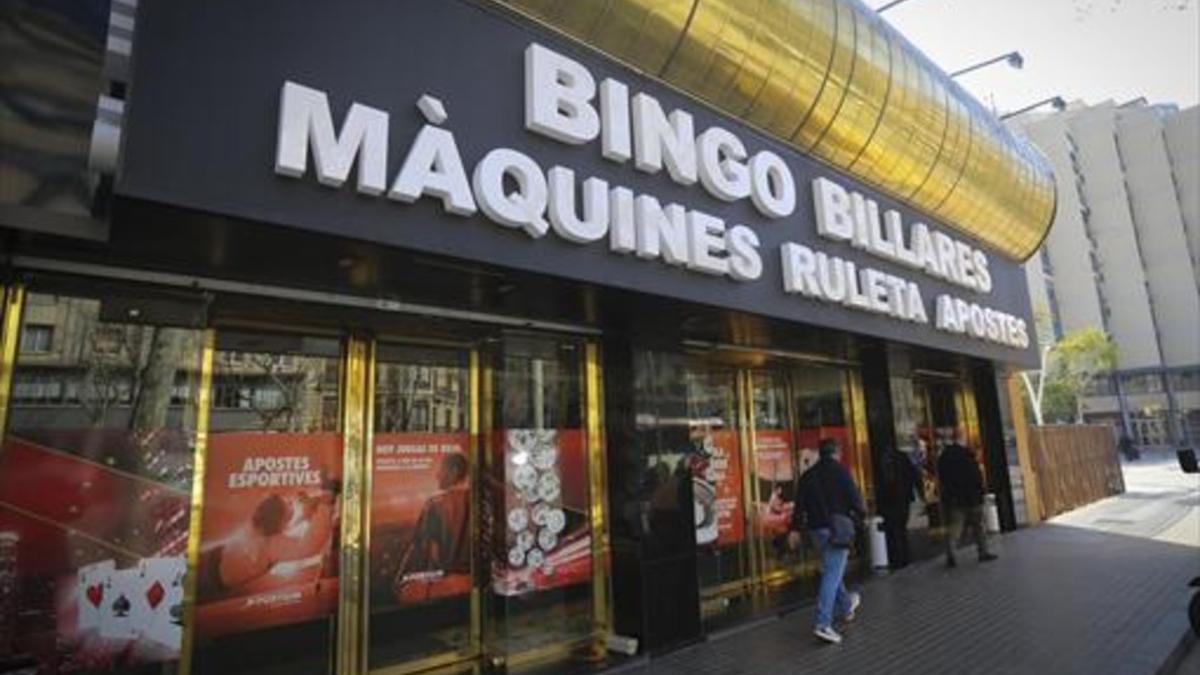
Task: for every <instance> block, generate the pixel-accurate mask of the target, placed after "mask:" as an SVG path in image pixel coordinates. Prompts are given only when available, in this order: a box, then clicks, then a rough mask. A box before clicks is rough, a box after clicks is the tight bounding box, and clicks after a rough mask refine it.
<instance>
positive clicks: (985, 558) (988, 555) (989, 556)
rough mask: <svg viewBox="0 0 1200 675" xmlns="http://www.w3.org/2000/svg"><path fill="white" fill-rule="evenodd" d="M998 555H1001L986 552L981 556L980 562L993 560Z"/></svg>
mask: <svg viewBox="0 0 1200 675" xmlns="http://www.w3.org/2000/svg"><path fill="white" fill-rule="evenodd" d="M998 557H999V556H997V555H996V554H995V553H984V554H983V555H981V556H979V562H991V561H993V560H996V559H997V558H998Z"/></svg>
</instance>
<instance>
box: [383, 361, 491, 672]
mask: <svg viewBox="0 0 1200 675" xmlns="http://www.w3.org/2000/svg"><path fill="white" fill-rule="evenodd" d="M464 356H465V355H464V354H463V353H462V352H458V351H454V350H446V349H424V348H415V347H401V346H396V345H388V344H382V345H380V346H379V349H378V360H377V364H376V371H375V372H376V374H375V415H374V419H375V433H374V438H373V452H372V462H371V506H370V509H371V513H370V528H371V533H370V542H371V544H370V553H369V555H370V562H369V565H370V567H369V581H368V584H369V589H370V596H369V603H370V611H371V616H370V621H369V631H370V634H369V637H368V660H369V662H368V666H369V667H370V668H372V669H375V668H381V667H386V666H389V665H394V664H398V663H403V662H405V661H411V660H414V659H419V658H423V657H429V656H434V655H441V654H448V653H450V654H457V655H459V656H464V657H465V656H469V655H470V654H471V652H472V650H473V648H474V645H472V644H471V643H470V637H471V636H470V627H471V590H472V588H473V587H474V581H473V577H472V571H473V570H472V553H473V541H474V537H473V534H472V531H471V499H472V495H473V494H474V491H473V489H472V486H471V472H470V461H471V459H472V451H471V448H470V442H471V435H470V430H469V429H468V427H467V419H468V410H467V406H468V405H470V401H469V396H468V387H467V378H468V369H467V366H466V359H465V358H464Z"/></svg>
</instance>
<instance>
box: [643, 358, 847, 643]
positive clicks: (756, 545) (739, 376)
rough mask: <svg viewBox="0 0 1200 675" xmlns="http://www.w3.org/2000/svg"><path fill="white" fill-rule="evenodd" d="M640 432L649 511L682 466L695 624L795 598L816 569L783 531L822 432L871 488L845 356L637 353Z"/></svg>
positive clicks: (713, 625) (719, 621) (719, 623)
mask: <svg viewBox="0 0 1200 675" xmlns="http://www.w3.org/2000/svg"><path fill="white" fill-rule="evenodd" d="M637 363H639V364H640V370H639V372H638V373H637V380H636V381H637V386H636V392H635V402H636V407H637V411H636V416H635V419H636V421H637V425H638V426H637V429H638V443H639V444H640V445H641V446H643V447H644V448H645V456H646V461H647V462H648V465H647V468H648V475H649V478H648V480H649V482H650V483H651V485H652V486H654V487H655V489H653V490H650V491H649V492H650V494H651V496H650V497H649V500H650V503H649V504H648V508H649V509H650V511H651V519H653V514H654V513H655V512H656V511H661V510H662V508H663V507H662V506H661V504H660V502H661V501H662V497H663V493H665V492H670V493H675V492H679V491H680V487H679V486H678V483H679V482H680V481H679V477H680V476H686V477H687V479H690V480H688V483H689V484H690V490H684V491H685V492H687V493H689V494H690V495H691V501H692V505H691V512H692V516H693V520H694V528H693V536H694V541H695V560H696V563H695V565H696V579H697V582H696V583H697V584H698V587H699V588H698V597H699V604H700V616H701V620H702V622H703V630H705V631H708V632H711V631H713V630H719V629H720V628H721V627H723V626H727V625H730V624H732V623H735V622H737V621H738V620H741V619H743V618H745V617H746V616H747V615H750V614H753V613H757V612H759V611H763V610H767V609H770V608H772V607H778V606H781V605H783V604H787V603H789V602H798V601H800V600H802V599H803V598H804V597H805V596H806V594H807V595H811V591H812V589H811V588H806V587H805V583H804V580H806V579H811V578H812V577H813V574H814V572H815V570H816V556H815V555H814V553H813V552H812V551H811V550H810V546H809V544H808V543H807V542H806V544H805V546H803V547H802V548H801V550H800V551H791V550H789V549H788V547H787V544H786V539H787V536H786V534H787V531H788V527H789V525H790V521H791V517H792V513H793V511H794V509H795V499H796V492H797V484H798V481H799V478H800V476H801V475H802V474H803V472H804V470H806V469H807V468H808V467H810V466H811V465H812V464H813V463H815V461H816V458H817V447H818V444H819V442H820V441H821V440H822V439H825V438H830V439H833V440H834V441H835V442H837V443H838V445H839V446H840V447H841V449H842V461H843V462H845V463H846V465H847V467H848V468H849V469H850V470H851V473H852V474H853V475H854V476H855V479H856V481H857V483H858V484H859V486H860V487H861V488H862V489H863V491H864V494H865V495H867V496H868V499H869V495H870V490H871V481H870V459H869V452H868V451H867V444H866V442H867V439H866V418H865V410H864V408H863V405H862V393H861V391H862V389H861V384H860V381H859V376H858V373H857V370H856V369H855V368H854V367H853V364H850V363H818V362H815V361H811V360H805V359H800V358H795V359H789V358H783V357H767V356H766V355H764V354H761V353H757V352H751V351H745V352H743V351H741V350H737V351H734V350H729V351H719V350H713V351H709V352H705V353H703V354H699V353H697V354H672V353H666V352H658V351H644V352H641V353H640V354H639V355H638V356H637Z"/></svg>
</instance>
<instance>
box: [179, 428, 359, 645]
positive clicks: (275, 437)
mask: <svg viewBox="0 0 1200 675" xmlns="http://www.w3.org/2000/svg"><path fill="white" fill-rule="evenodd" d="M341 456H342V437H341V435H340V434H338V433H334V432H328V433H261V432H230V433H217V434H213V435H212V436H210V437H209V441H208V462H207V466H206V470H205V475H204V489H205V492H204V513H203V520H202V526H201V545H200V560H199V565H198V569H197V592H196V602H197V609H196V635H197V637H199V638H211V637H215V636H219V635H223V634H226V633H234V632H245V631H251V630H257V629H261V628H267V627H270V626H277V625H281V624H290V623H298V622H302V621H308V620H312V619H317V618H320V617H324V616H326V615H328V614H329V613H331V612H333V611H334V610H335V606H336V601H337V583H338V571H337V560H338V556H337V548H336V543H337V534H338V495H339V492H340V488H341V476H342V461H341Z"/></svg>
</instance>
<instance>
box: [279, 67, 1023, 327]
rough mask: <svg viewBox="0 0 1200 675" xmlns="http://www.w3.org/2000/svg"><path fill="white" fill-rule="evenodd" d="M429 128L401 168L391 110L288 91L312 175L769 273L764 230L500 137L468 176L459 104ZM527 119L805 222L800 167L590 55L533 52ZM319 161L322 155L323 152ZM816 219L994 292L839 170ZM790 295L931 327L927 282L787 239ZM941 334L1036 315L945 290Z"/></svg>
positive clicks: (287, 161)
mask: <svg viewBox="0 0 1200 675" xmlns="http://www.w3.org/2000/svg"><path fill="white" fill-rule="evenodd" d="M417 107H418V108H419V109H420V111H421V113H422V114H423V115H424V117H425V120H426V124H425V125H424V126H423V127H422V128H421V130H420V131H419V132H418V133H417V135H416V137H415V138H414V139H413V141H412V144H411V146H410V147H409V149H408V152H407V153H406V154H405V156H404V159H403V162H402V163H401V166H400V169H399V171H398V172H397V173H396V174H395V175H394V176H389V175H388V132H389V115H388V113H387V112H386V111H383V110H379V109H377V108H372V107H370V106H367V105H363V104H361V103H354V104H353V105H352V106H350V108H349V110H348V111H347V113H346V116H345V118H344V119H343V121H342V124H341V126H340V129H337V128H335V126H334V123H333V116H332V113H331V111H330V107H329V100H328V97H327V95H326V94H325V92H322V91H320V90H317V89H313V88H310V87H306V86H304V85H301V84H297V83H295V82H284V83H283V87H282V92H281V94H280V108H279V129H278V139H277V145H276V156H275V171H276V172H277V173H280V174H282V175H285V176H292V177H297V178H299V177H302V176H304V175H305V173H307V172H308V171H309V169H310V163H311V168H312V171H313V173H314V174H315V176H316V178H317V180H318V181H319V182H320V183H322V184H323V185H328V186H330V187H335V188H336V187H340V186H342V184H344V183H345V182H346V180H347V179H348V178H349V176H350V171H351V169H352V168H355V169H356V175H357V186H356V189H357V190H358V192H360V193H362V194H366V195H371V196H380V197H386V198H388V199H393V200H396V201H398V202H403V203H412V202H414V201H416V200H417V199H420V198H422V197H427V198H431V199H436V200H440V201H441V203H442V207H443V208H444V210H445V211H446V212H448V213H452V214H456V215H460V216H471V215H474V214H476V213H479V212H482V213H483V215H484V216H486V217H487V218H488V219H489V220H491V221H492V222H494V223H496V224H498V225H501V226H503V227H507V228H512V229H514V230H517V231H520V232H524V233H525V234H526V235H528V236H529V237H530V238H532V239H538V238H541V237H544V236H545V235H546V234H547V233H549V232H551V231H553V232H554V234H555V235H556V236H557V237H560V238H562V239H564V240H566V241H569V242H572V243H575V244H579V245H589V244H598V243H599V242H601V241H605V240H607V244H608V248H609V250H610V251H611V252H612V253H614V254H617V255H628V256H634V257H637V258H640V259H643V260H646V261H649V262H654V263H657V264H662V265H668V266H673V267H679V268H684V269H687V270H691V271H694V272H698V273H702V274H708V275H715V276H721V277H726V278H728V279H730V280H732V281H733V282H735V283H752V282H756V281H758V280H759V279H760V277H761V276H762V273H763V259H762V253H761V252H760V250H759V248H760V242H759V237H758V235H757V234H756V233H755V230H754V229H752V228H750V227H748V226H747V225H745V224H743V223H727V222H726V221H725V220H724V219H722V218H719V217H717V216H715V215H712V214H710V213H706V212H705V211H702V210H699V209H693V208H687V207H685V206H684V205H681V204H677V203H664V202H663V201H662V200H660V199H658V198H657V197H655V196H654V195H650V194H643V193H637V192H634V191H633V190H631V189H629V188H627V187H624V186H621V185H614V184H610V183H609V182H608V181H606V180H604V179H602V178H599V177H595V176H590V177H577V176H576V174H575V171H574V170H572V169H571V168H570V167H565V166H559V165H556V166H552V167H550V168H549V169H543V168H542V166H541V165H539V164H538V162H537V161H536V160H535V159H534V158H532V157H530V156H529V155H527V154H525V153H522V152H520V151H518V150H514V149H511V148H504V147H500V148H495V149H493V150H491V151H489V152H487V153H486V154H484V156H483V157H482V158H480V159H479V160H478V161H477V162H476V163H475V164H474V166H473V167H472V168H471V170H470V172H468V170H467V167H466V166H465V165H464V162H463V158H462V155H461V154H460V152H459V149H458V145H457V143H456V141H455V138H454V134H453V133H452V132H451V131H450V130H449V129H446V128H444V127H443V126H442V125H444V124H445V123H446V122H447V121H448V119H449V115H448V113H447V111H446V108H445V106H444V104H443V103H442V102H441V101H440V100H438V99H435V98H433V97H431V96H428V95H425V96H422V97H421V98H420V99H419V100H418V102H417ZM524 112H525V127H526V129H528V130H529V131H531V132H533V133H536V134H540V135H542V136H545V137H548V138H552V139H554V140H556V141H559V142H562V143H565V144H569V145H584V144H587V143H592V142H594V141H596V140H597V139H599V142H600V148H599V149H600V154H601V155H602V156H603V157H604V158H605V159H606V160H608V161H612V162H616V163H622V164H624V163H629V162H632V164H633V166H634V168H635V169H637V170H638V171H641V172H644V173H647V174H658V173H662V172H664V171H665V173H666V175H667V176H668V177H669V178H670V179H671V180H672V181H674V182H675V183H678V184H680V185H683V186H693V185H695V184H697V183H699V184H700V186H701V188H702V189H703V190H704V191H705V192H707V193H708V194H709V195H711V196H712V197H713V198H715V199H718V200H721V201H724V202H735V201H739V200H747V199H748V200H750V202H751V203H752V204H753V206H754V208H755V210H756V211H757V213H759V214H761V215H762V216H763V218H764V219H768V220H781V219H787V218H790V217H791V216H792V215H793V214H794V212H795V209H796V201H797V200H796V197H797V193H796V184H795V179H794V177H793V175H792V172H791V170H790V169H789V168H788V165H787V163H786V162H785V161H784V160H783V158H781V157H780V156H779V155H778V154H776V153H774V152H772V151H770V150H766V149H762V150H758V151H757V152H751V151H750V150H749V149H748V148H747V147H746V145H745V144H744V143H743V142H742V141H741V139H739V138H738V136H737V135H736V134H734V133H733V132H731V131H729V130H727V129H724V128H722V127H720V126H715V125H714V126H710V127H708V128H707V129H705V130H703V131H700V132H699V133H697V132H696V129H695V125H694V120H693V117H692V115H691V114H690V113H688V112H687V111H685V110H681V109H676V110H672V111H670V112H667V111H664V110H663V108H662V105H661V104H660V103H659V101H658V100H657V99H656V98H655V97H653V96H651V95H649V94H646V93H644V92H636V93H631V92H630V90H629V88H628V86H626V85H625V84H624V83H622V82H620V81H618V80H616V79H613V78H606V79H604V80H603V81H602V82H600V83H597V82H596V80H595V78H594V77H593V76H592V74H591V73H590V72H589V71H588V70H587V68H585V67H584V66H583V65H582V64H580V63H578V62H577V61H574V60H573V59H570V58H568V57H566V56H564V55H562V54H559V53H557V52H554V51H552V50H550V49H547V48H545V47H543V46H541V45H538V44H531V45H529V46H528V48H527V49H526V50H525V106H524ZM310 160H311V162H310ZM812 190H813V200H814V205H815V208H814V210H815V214H814V216H815V225H816V229H817V233H818V234H819V235H821V236H822V237H824V238H826V239H829V240H831V241H833V242H838V243H839V244H840V245H845V246H850V247H853V248H857V249H860V250H862V251H865V252H867V253H869V254H871V255H873V256H875V257H878V258H880V259H882V260H887V261H889V262H890V263H894V264H896V265H898V266H900V267H902V268H907V269H910V270H912V271H913V272H916V273H918V274H922V275H925V276H927V277H930V278H934V279H938V280H942V281H945V282H948V283H951V284H954V285H956V286H959V287H961V288H963V289H965V290H967V291H969V292H972V293H975V294H978V295H987V294H988V293H990V292H991V290H992V279H991V274H990V273H989V270H988V258H987V255H986V254H985V253H984V252H983V251H982V250H980V249H977V248H974V247H972V246H970V245H969V244H967V243H966V242H963V241H959V240H956V239H954V238H952V237H950V236H948V235H946V234H944V233H942V232H939V231H936V230H932V229H931V228H930V227H929V226H927V225H926V224H924V223H921V222H915V223H905V222H903V220H902V218H901V215H900V214H899V213H898V212H897V211H894V210H886V211H883V212H882V213H881V212H880V209H879V206H878V204H877V203H876V202H875V201H873V200H871V199H870V198H867V197H865V196H863V195H862V194H860V193H858V192H855V191H852V190H847V189H846V188H845V187H843V186H842V185H840V184H838V183H836V182H834V181H831V180H829V179H827V178H817V179H815V180H814V181H813V184H812ZM779 255H780V257H781V258H780V259H781V261H782V277H783V278H782V279H781V280H780V282H781V283H782V285H783V288H784V290H785V292H787V293H790V294H795V295H799V296H802V297H804V298H811V299H814V300H819V301H823V302H828V303H834V304H839V305H843V306H845V307H848V308H850V309H854V310H858V311H863V312H869V313H873V314H878V315H882V316H888V317H891V318H895V319H898V320H902V321H909V322H914V323H920V324H927V323H929V321H930V319H929V314H928V311H927V308H926V304H925V300H924V298H923V297H922V293H921V288H920V286H919V284H918V283H917V282H915V281H913V280H911V279H908V278H905V277H902V276H898V275H896V274H892V273H889V272H885V271H882V270H879V269H875V268H872V267H865V266H864V267H859V266H857V265H855V263H853V262H851V261H849V260H846V259H843V258H841V257H839V256H836V255H831V254H829V253H826V252H825V251H817V250H813V249H812V248H810V247H808V246H805V245H803V244H799V243H794V242H785V243H783V244H782V245H781V246H780V248H779ZM934 325H935V327H936V328H937V329H939V330H942V331H946V332H950V333H957V334H962V335H966V336H969V337H972V338H976V339H981V340H988V341H991V342H995V343H998V344H1002V345H1007V346H1010V347H1015V348H1020V349H1024V348H1025V347H1027V346H1028V345H1029V337H1028V333H1027V329H1026V325H1025V321H1024V319H1021V318H1019V317H1016V316H1013V315H1011V314H1008V313H1006V312H1002V311H999V310H995V309H992V308H990V307H986V306H984V305H982V304H980V303H979V302H973V301H971V300H968V299H964V298H960V297H956V296H953V295H950V294H940V295H939V296H938V297H937V298H936V301H935V314H934Z"/></svg>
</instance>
